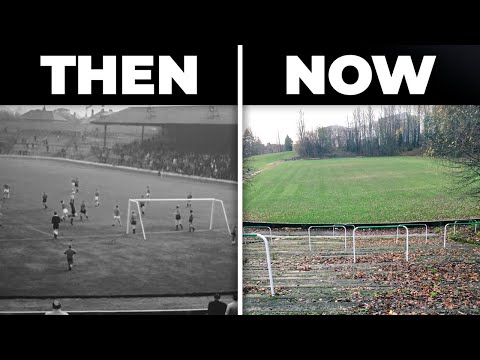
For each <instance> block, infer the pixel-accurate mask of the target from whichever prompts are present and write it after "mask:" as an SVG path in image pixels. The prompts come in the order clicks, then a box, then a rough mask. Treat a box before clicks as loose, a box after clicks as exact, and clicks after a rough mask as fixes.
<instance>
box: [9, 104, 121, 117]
mask: <svg viewBox="0 0 480 360" xmlns="http://www.w3.org/2000/svg"><path fill="white" fill-rule="evenodd" d="M87 106H90V105H46V109H47V110H55V109H59V108H65V109H70V112H71V113H72V114H73V113H74V112H76V113H77V116H78V117H84V116H85V108H86V107H87ZM129 106H130V105H105V107H104V109H105V111H109V110H110V109H112V111H119V110H122V109H125V108H127V107H129ZM2 108H6V109H8V110H10V111H14V112H18V113H20V114H24V113H26V112H27V111H30V110H37V109H40V110H41V109H43V105H1V106H0V109H2ZM92 109H93V110H95V114H96V113H97V112H99V111H100V110H101V109H102V105H92V107H91V108H89V109H88V110H87V111H88V115H89V116H90V114H91V113H92Z"/></svg>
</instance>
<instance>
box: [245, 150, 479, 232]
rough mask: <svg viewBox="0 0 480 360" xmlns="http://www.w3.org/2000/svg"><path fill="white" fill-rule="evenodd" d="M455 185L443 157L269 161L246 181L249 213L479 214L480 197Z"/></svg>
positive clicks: (339, 219) (384, 217)
mask: <svg viewBox="0 0 480 360" xmlns="http://www.w3.org/2000/svg"><path fill="white" fill-rule="evenodd" d="M255 162H256V163H260V160H259V159H255ZM454 187H455V184H454V183H453V182H452V178H451V177H450V176H449V175H448V174H447V173H446V172H445V169H444V168H443V167H442V166H441V165H440V164H439V163H438V162H436V161H434V160H431V159H427V158H421V157H400V156H398V157H381V158H341V159H325V160H295V161H286V162H281V163H278V164H276V165H275V166H269V167H265V168H264V170H263V171H262V172H260V173H258V174H257V175H255V176H254V177H253V178H252V179H251V181H250V182H249V183H248V184H247V185H245V186H244V193H243V196H244V203H243V207H244V217H243V219H244V221H259V222H286V223H379V222H395V223H397V222H408V221H433V220H447V219H462V218H476V217H478V216H479V215H480V206H479V203H478V200H477V201H476V200H475V199H472V198H469V197H465V196H462V195H461V194H459V193H458V192H455V191H452V190H451V189H452V188H454Z"/></svg>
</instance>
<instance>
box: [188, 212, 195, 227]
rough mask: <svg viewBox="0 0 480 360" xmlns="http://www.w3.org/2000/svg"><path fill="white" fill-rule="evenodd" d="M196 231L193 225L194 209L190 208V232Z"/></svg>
mask: <svg viewBox="0 0 480 360" xmlns="http://www.w3.org/2000/svg"><path fill="white" fill-rule="evenodd" d="M192 231H195V228H194V227H193V210H190V217H189V218H188V232H192Z"/></svg>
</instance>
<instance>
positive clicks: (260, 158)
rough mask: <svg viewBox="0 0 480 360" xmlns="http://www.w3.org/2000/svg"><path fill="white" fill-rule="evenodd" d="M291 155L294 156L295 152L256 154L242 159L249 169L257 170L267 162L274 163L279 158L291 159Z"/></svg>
mask: <svg viewBox="0 0 480 360" xmlns="http://www.w3.org/2000/svg"><path fill="white" fill-rule="evenodd" d="M293 157H295V153H294V152H293V151H285V152H280V153H272V154H264V155H256V156H251V157H249V158H246V159H244V164H246V166H248V168H249V169H251V171H258V170H260V169H263V168H264V167H266V166H267V165H268V164H271V163H274V162H276V161H279V160H287V159H291V158H293Z"/></svg>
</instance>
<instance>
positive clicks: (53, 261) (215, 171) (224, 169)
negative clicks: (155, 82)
mask: <svg viewBox="0 0 480 360" xmlns="http://www.w3.org/2000/svg"><path fill="white" fill-rule="evenodd" d="M237 131H238V121H237V107H236V106H229V105H172V106H168V105H157V106H155V105H143V106H138V105H136V106H133V105H132V106H129V105H125V106H122V105H1V106H0V169H1V170H0V183H1V186H2V198H1V199H0V312H1V313H4V314H5V313H6V314H31V315H36V314H45V313H48V314H128V313H132V314H152V315H153V314H161V315H162V314H180V315H183V314H185V315H193V314H195V315H207V314H219V315H220V312H222V314H221V315H223V314H228V315H232V314H237V288H238V283H237V276H238V275H237V272H238V264H237V252H238V245H237V244H238V242H237V234H236V232H237V222H238V216H239V214H237V207H238V203H237V202H238V199H237V186H238V180H239V179H238V178H237V176H238V171H237V168H238V164H237V162H238V159H237ZM210 303H213V304H210ZM219 309H220V310H221V311H220V310H219Z"/></svg>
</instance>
